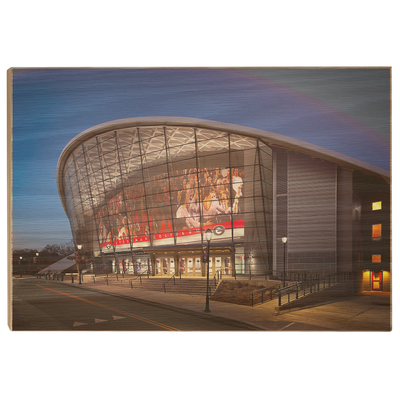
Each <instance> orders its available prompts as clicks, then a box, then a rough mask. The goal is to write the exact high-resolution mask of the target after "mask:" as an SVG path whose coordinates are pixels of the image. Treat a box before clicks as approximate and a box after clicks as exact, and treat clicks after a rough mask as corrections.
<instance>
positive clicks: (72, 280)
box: [71, 274, 74, 283]
mask: <svg viewBox="0 0 400 400" xmlns="http://www.w3.org/2000/svg"><path fill="white" fill-rule="evenodd" d="M71 282H72V283H74V276H73V275H72V274H71Z"/></svg>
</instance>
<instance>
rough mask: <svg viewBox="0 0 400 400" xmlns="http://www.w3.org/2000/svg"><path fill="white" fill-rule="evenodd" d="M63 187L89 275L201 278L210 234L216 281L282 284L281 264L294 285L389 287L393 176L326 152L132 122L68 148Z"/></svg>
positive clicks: (198, 123)
mask: <svg viewBox="0 0 400 400" xmlns="http://www.w3.org/2000/svg"><path fill="white" fill-rule="evenodd" d="M57 181H58V190H59V194H60V197H61V201H62V204H63V206H64V209H65V212H66V214H67V216H68V218H69V220H70V224H71V230H72V234H73V239H74V242H75V245H76V246H78V245H81V246H82V248H81V250H80V251H79V254H78V255H79V260H80V261H81V263H83V264H84V269H86V270H90V271H95V272H96V271H98V272H106V271H108V272H109V273H111V272H122V271H124V272H125V273H135V274H138V273H142V272H145V271H147V270H148V271H149V272H150V273H151V274H153V275H155V276H171V275H173V274H174V273H181V274H183V275H184V276H188V277H196V276H204V274H205V271H206V268H205V264H204V263H203V262H202V248H203V247H204V245H205V244H206V241H205V238H204V232H205V230H206V229H208V228H210V229H211V230H212V231H213V238H212V241H211V244H210V273H211V276H213V275H214V274H215V273H217V272H221V273H222V274H225V275H235V274H237V275H240V274H242V275H243V274H249V273H250V271H251V273H252V274H255V275H257V274H260V275H265V274H267V275H279V274H281V273H282V272H283V265H284V259H285V260H286V264H285V270H286V273H287V274H288V276H289V274H304V273H309V274H310V273H311V274H318V275H320V276H326V275H328V274H331V273H335V272H358V276H359V277H360V287H359V289H360V290H383V291H389V290H390V172H389V171H386V170H383V169H381V168H378V167H375V166H373V165H370V164H367V163H365V162H362V161H359V160H356V159H354V158H351V157H348V156H345V155H343V154H339V153H336V152H334V151H331V150H327V149H324V148H321V147H319V146H315V145H312V144H309V143H305V142H303V141H300V140H296V139H292V138H289V137H286V136H283V135H279V134H275V133H271V132H267V131H262V130H258V129H252V128H247V127H242V126H237V125H232V124H226V123H219V122H215V121H206V120H198V119H191V118H170V117H152V118H132V119H124V120H117V121H111V122H109V123H105V124H101V125H98V126H95V127H93V128H91V129H88V130H86V131H84V132H82V133H81V134H79V135H78V136H76V137H75V138H74V139H72V140H71V141H70V142H69V143H68V144H67V146H66V147H65V149H64V150H63V152H62V154H61V156H60V159H59V162H58V168H57ZM282 237H287V238H288V240H287V244H286V245H283V243H282ZM284 251H285V252H286V253H285V254H284Z"/></svg>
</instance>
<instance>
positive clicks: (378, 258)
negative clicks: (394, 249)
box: [372, 254, 381, 263]
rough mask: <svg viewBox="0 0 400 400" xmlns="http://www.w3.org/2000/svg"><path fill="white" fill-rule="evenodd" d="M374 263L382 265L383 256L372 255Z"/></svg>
mask: <svg viewBox="0 0 400 400" xmlns="http://www.w3.org/2000/svg"><path fill="white" fill-rule="evenodd" d="M372 262H373V263H380V262H381V255H380V254H372Z"/></svg>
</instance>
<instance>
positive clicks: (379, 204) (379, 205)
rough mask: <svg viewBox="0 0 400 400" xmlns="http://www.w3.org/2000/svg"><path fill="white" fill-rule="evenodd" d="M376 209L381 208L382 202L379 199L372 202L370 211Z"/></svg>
mask: <svg viewBox="0 0 400 400" xmlns="http://www.w3.org/2000/svg"><path fill="white" fill-rule="evenodd" d="M376 210H382V202H381V201H375V202H374V203H372V211H376Z"/></svg>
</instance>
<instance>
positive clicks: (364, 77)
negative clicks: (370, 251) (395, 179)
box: [13, 69, 390, 249]
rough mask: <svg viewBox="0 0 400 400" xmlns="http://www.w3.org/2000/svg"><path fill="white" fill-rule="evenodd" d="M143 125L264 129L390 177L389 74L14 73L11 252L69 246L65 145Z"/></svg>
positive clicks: (299, 71)
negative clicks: (181, 120)
mask: <svg viewBox="0 0 400 400" xmlns="http://www.w3.org/2000/svg"><path fill="white" fill-rule="evenodd" d="M144 116H178V117H193V118H204V119H209V120H215V121H222V122H228V123H233V124H239V125H244V126H249V127H252V128H259V129H264V130H268V131H271V132H275V133H280V134H283V135H287V136H290V137H294V138H297V139H301V140H304V141H306V142H310V143H314V144H317V145H320V146H322V147H325V148H328V149H332V150H335V151H338V152H341V153H344V154H346V155H349V156H352V157H355V158H357V159H360V160H362V161H366V162H368V163H371V164H373V165H376V166H379V167H381V168H384V169H387V170H389V169H390V70H389V69H16V70H14V75H13V246H14V248H25V247H28V248H38V249H40V248H42V247H44V246H45V245H46V244H49V243H65V242H67V241H69V240H70V239H71V237H72V235H71V231H70V227H69V222H68V219H67V217H66V215H65V213H64V210H63V208H62V205H61V201H60V199H59V196H58V191H57V183H56V168H57V162H58V158H59V156H60V154H61V152H62V150H63V148H64V147H65V145H66V144H67V143H68V142H69V141H70V140H71V139H72V138H73V137H74V136H76V135H77V134H79V133H80V132H82V131H83V130H85V129H87V128H90V127H91V126H94V125H97V124H100V123H103V122H107V121H111V120H115V119H120V118H130V117H144Z"/></svg>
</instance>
